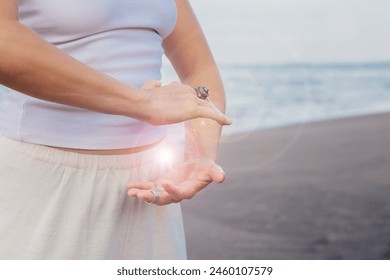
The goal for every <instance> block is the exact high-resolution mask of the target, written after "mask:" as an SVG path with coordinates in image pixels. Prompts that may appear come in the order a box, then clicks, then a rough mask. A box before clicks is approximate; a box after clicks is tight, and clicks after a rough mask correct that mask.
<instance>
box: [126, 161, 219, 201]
mask: <svg viewBox="0 0 390 280" xmlns="http://www.w3.org/2000/svg"><path fill="white" fill-rule="evenodd" d="M224 179H225V173H224V172H223V170H222V168H221V167H220V166H219V165H218V164H216V163H215V162H214V161H213V160H210V159H206V158H199V159H195V160H193V161H190V162H184V163H182V164H181V165H179V166H178V167H177V168H175V169H173V170H171V171H169V172H168V173H167V174H165V175H163V176H162V177H159V178H157V179H155V180H153V181H150V182H131V183H129V184H128V189H129V191H128V195H129V196H132V197H137V198H139V199H141V200H144V201H147V202H149V201H153V200H154V195H153V193H152V192H151V191H152V190H154V189H156V188H160V189H163V190H165V192H163V193H162V194H161V196H160V198H159V201H158V203H156V204H157V205H166V204H170V203H175V202H180V201H182V200H183V199H190V198H192V197H194V196H195V195H196V194H197V193H198V192H199V191H201V190H202V189H204V188H205V187H206V186H207V185H209V184H210V183H211V182H216V183H222V182H223V181H224Z"/></svg>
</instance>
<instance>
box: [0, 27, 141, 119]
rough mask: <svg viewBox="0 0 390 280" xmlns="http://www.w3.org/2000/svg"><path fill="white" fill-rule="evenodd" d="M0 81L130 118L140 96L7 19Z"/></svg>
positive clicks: (0, 31) (0, 46) (0, 42)
mask: <svg viewBox="0 0 390 280" xmlns="http://www.w3.org/2000/svg"><path fill="white" fill-rule="evenodd" d="M0 83H1V84H3V85H5V86H8V87H10V88H12V89H15V90H17V91H20V92H23V93H25V94H27V95H30V96H33V97H35V98H39V99H43V100H47V101H51V102H56V103H61V104H66V105H71V106H76V107H81V108H86V109H90V110H94V111H98V112H101V113H107V114H117V115H125V116H129V117H134V118H138V117H139V113H140V112H139V110H140V106H139V103H140V102H142V98H143V95H142V93H141V92H140V91H139V90H136V89H134V88H131V87H130V86H128V85H126V84H123V83H121V82H119V81H117V80H115V79H113V78H111V77H109V76H108V75H105V74H103V73H100V72H98V71H96V70H94V69H92V68H91V67H89V66H87V65H85V64H83V63H81V62H79V61H77V60H76V59H74V58H72V57H71V56H69V55H67V54H66V53H64V52H62V51H61V50H59V49H58V48H56V47H54V46H53V45H51V44H49V43H48V42H46V41H44V40H43V39H41V38H40V37H39V36H38V35H36V34H35V33H34V32H32V31H31V30H30V29H28V28H27V27H25V26H23V25H22V24H19V23H18V22H17V21H13V20H1V22H0Z"/></svg>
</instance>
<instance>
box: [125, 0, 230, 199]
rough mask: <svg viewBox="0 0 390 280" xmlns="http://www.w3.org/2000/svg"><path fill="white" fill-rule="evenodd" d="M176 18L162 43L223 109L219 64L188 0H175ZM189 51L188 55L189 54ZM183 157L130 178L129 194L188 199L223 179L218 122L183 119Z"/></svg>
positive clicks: (181, 71) (191, 81) (180, 69)
mask: <svg viewBox="0 0 390 280" xmlns="http://www.w3.org/2000/svg"><path fill="white" fill-rule="evenodd" d="M176 6H177V9H178V18H177V22H176V27H175V29H174V30H173V32H172V34H171V35H170V36H169V37H168V38H166V39H165V41H164V44H163V47H164V49H165V53H166V55H167V57H168V59H169V60H170V61H171V63H172V65H173V66H174V68H175V70H176V72H177V73H178V75H179V78H180V80H181V81H182V82H183V83H185V84H188V85H191V86H193V87H196V86H198V85H207V87H208V88H209V89H210V92H209V93H210V96H209V100H212V103H213V106H215V107H217V108H218V109H219V110H220V111H222V112H224V111H225V95H224V88H223V84H222V80H221V77H220V75H219V71H218V68H217V66H216V63H215V61H214V59H213V56H212V53H211V51H210V49H209V47H208V44H207V41H206V39H205V36H204V34H203V32H202V30H201V27H200V25H199V23H198V21H197V19H196V16H195V14H194V12H193V10H192V8H191V6H190V4H189V2H188V1H187V0H177V1H176ZM189 54H190V55H189ZM185 128H186V152H187V154H186V161H185V162H184V163H183V164H181V165H180V166H178V167H177V168H176V169H174V170H172V171H171V172H169V173H168V174H165V175H164V176H162V177H160V178H157V179H156V180H154V181H152V182H131V183H129V184H128V187H129V192H128V194H129V195H130V196H133V197H138V198H139V199H141V200H144V201H148V202H150V201H153V200H154V195H153V194H152V193H151V190H153V189H155V188H156V187H158V188H161V189H164V190H165V192H164V193H162V194H161V196H160V198H159V201H158V203H156V204H158V205H165V204H169V203H175V202H180V201H182V200H183V199H190V198H192V197H194V196H195V195H196V193H198V192H199V191H201V190H202V189H204V188H205V187H207V186H208V185H209V184H210V183H211V182H215V183H222V182H223V181H224V179H225V173H224V171H223V170H222V168H221V167H220V166H219V165H218V164H216V162H215V160H216V157H217V150H218V142H219V136H220V133H221V126H220V125H218V124H217V123H216V122H214V121H212V120H210V119H202V118H197V119H193V120H190V121H187V122H186V125H185Z"/></svg>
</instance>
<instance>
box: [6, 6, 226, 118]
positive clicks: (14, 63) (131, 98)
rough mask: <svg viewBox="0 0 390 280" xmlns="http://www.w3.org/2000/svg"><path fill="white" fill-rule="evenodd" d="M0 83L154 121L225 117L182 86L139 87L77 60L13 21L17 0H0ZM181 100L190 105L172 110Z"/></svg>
mask: <svg viewBox="0 0 390 280" xmlns="http://www.w3.org/2000/svg"><path fill="white" fill-rule="evenodd" d="M0 83H1V84H3V85H6V86H8V87H10V88H13V89H15V90H18V91H20V92H23V93H25V94H28V95H30V96H33V97H36V98H40V99H43V100H47V101H52V102H57V103H61V104H66V105H71V106H76V107H82V108H86V109H90V110H94V111H97V112H101V113H106V114H114V115H124V116H128V117H132V118H136V119H139V120H141V121H145V122H149V123H152V124H156V125H160V124H165V123H175V122H180V121H184V120H188V119H191V118H197V117H200V116H202V117H204V116H207V117H210V118H213V119H215V120H217V121H219V122H221V123H224V122H226V121H225V120H224V116H223V114H221V113H220V112H217V111H216V110H214V111H212V110H210V109H207V110H204V108H203V109H202V110H199V108H200V107H204V106H203V105H202V104H199V103H197V102H196V101H195V98H193V92H191V90H190V89H189V88H188V87H186V86H183V85H179V84H174V85H168V86H166V87H161V88H158V89H152V90H151V92H149V91H142V90H139V89H135V88H132V87H130V86H129V85H126V84H124V83H122V82H120V81H118V80H116V79H114V78H112V77H110V76H108V75H105V74H103V73H100V72H98V71H96V70H94V69H92V68H91V67H89V66H87V65H85V64H83V63H81V62H79V61H77V60H76V59H74V58H72V57H71V56H69V55H67V54H66V53H64V52H62V51H61V50H59V49H58V48H56V47H55V46H53V45H51V44H49V43H48V42H46V41H45V40H43V39H42V38H41V37H39V36H38V35H37V34H35V33H34V32H33V31H32V30H30V29H29V28H27V27H26V26H24V25H22V24H20V23H19V22H18V1H17V0H0ZM152 93H153V94H152ZM167 94H169V95H170V96H169V97H170V98H166V95H167ZM162 100H163V101H164V102H163V103H162ZM189 101H190V102H189ZM184 103H185V104H189V105H188V106H189V107H190V108H191V110H186V111H185V110H182V111H180V110H172V108H176V107H179V108H183V107H184V106H182V105H183V104H184ZM206 111H207V112H206ZM167 112H168V113H167ZM169 112H174V114H170V113H169Z"/></svg>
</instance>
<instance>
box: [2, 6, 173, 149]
mask: <svg viewBox="0 0 390 280" xmlns="http://www.w3.org/2000/svg"><path fill="white" fill-rule="evenodd" d="M19 21H20V22H21V23H22V24H24V25H26V26H28V27H30V28H31V29H32V30H34V31H35V32H36V33H38V34H39V35H40V36H41V37H42V38H44V39H45V40H47V41H48V42H49V43H51V44H53V45H55V46H56V47H58V48H59V49H61V50H63V51H64V52H66V53H68V54H69V55H71V56H72V57H74V58H76V59H78V60H80V61H81V62H83V63H85V64H87V65H89V66H91V67H92V68H94V69H96V70H98V71H101V72H103V73H106V74H108V75H110V76H112V77H114V78H116V79H118V80H120V81H122V82H124V83H127V84H129V85H131V86H133V87H136V88H139V87H141V86H142V84H143V83H144V81H146V80H160V79H161V73H160V70H161V60H162V55H163V49H162V46H161V44H162V40H163V39H164V38H166V37H167V36H168V35H169V34H170V33H171V31H172V30H173V28H174V25H175V23H176V6H175V1H174V0H142V1H141V0H66V1H53V0H19ZM6 90H7V91H8V92H7V93H6V94H5V95H4V98H3V99H2V100H1V101H0V134H2V135H4V136H7V137H10V138H14V139H18V140H21V141H26V142H30V143H36V144H43V145H49V146H58V147H68V148H76V149H121V148H129V147H135V146H141V145H147V144H151V143H154V142H157V141H159V140H160V139H161V138H162V137H163V136H164V134H165V128H164V127H161V126H151V125H148V124H146V123H143V122H140V121H138V120H135V119H131V118H128V117H124V116H117V115H107V114H102V113H97V112H93V111H90V110H86V109H80V108H76V107H71V106H66V105H61V104H56V103H52V102H46V101H42V100H39V99H36V98H33V97H30V96H27V95H25V94H21V93H19V92H16V91H14V90H11V89H6Z"/></svg>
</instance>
